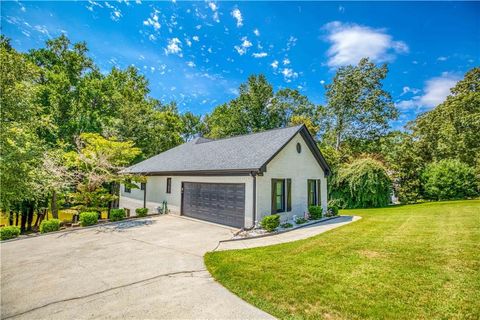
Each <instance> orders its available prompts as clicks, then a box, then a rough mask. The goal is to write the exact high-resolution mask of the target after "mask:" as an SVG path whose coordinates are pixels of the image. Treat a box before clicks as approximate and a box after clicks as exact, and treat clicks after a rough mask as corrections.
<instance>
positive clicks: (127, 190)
mask: <svg viewBox="0 0 480 320" xmlns="http://www.w3.org/2000/svg"><path fill="white" fill-rule="evenodd" d="M130 183H131V181H130V180H127V181H125V184H124V185H123V191H125V193H130V191H132V190H131V189H130V186H129V185H130Z"/></svg>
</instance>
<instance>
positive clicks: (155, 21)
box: [143, 9, 161, 30]
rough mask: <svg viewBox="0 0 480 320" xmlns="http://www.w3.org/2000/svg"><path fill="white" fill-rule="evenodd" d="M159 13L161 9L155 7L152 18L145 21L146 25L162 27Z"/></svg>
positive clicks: (154, 27) (155, 27) (156, 27)
mask: <svg viewBox="0 0 480 320" xmlns="http://www.w3.org/2000/svg"><path fill="white" fill-rule="evenodd" d="M159 13H160V11H158V10H157V9H154V10H153V12H152V13H151V14H150V18H148V19H147V20H145V21H143V24H144V25H146V26H152V27H153V29H155V30H158V29H160V27H161V25H160V23H159V22H158V14H159Z"/></svg>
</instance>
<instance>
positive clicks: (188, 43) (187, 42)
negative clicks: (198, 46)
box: [185, 38, 192, 47]
mask: <svg viewBox="0 0 480 320" xmlns="http://www.w3.org/2000/svg"><path fill="white" fill-rule="evenodd" d="M185 43H186V44H187V46H189V47H191V46H192V41H190V39H188V38H187V39H185Z"/></svg>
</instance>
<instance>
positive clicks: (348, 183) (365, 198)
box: [331, 157, 392, 208]
mask: <svg viewBox="0 0 480 320" xmlns="http://www.w3.org/2000/svg"><path fill="white" fill-rule="evenodd" d="M331 195H332V198H333V199H334V202H335V203H336V204H337V205H339V206H340V207H343V208H371V207H383V206H386V205H388V204H389V203H390V197H391V195H392V180H391V178H390V176H389V174H388V172H387V169H386V168H385V166H384V165H383V164H382V163H381V162H380V161H378V160H375V159H373V158H369V157H366V158H361V159H357V160H354V161H353V162H351V163H348V164H344V165H342V166H341V167H340V169H339V171H338V175H337V176H336V178H335V181H334V190H333V192H332V193H331Z"/></svg>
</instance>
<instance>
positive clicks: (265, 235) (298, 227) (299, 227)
mask: <svg viewBox="0 0 480 320" xmlns="http://www.w3.org/2000/svg"><path fill="white" fill-rule="evenodd" d="M340 217H342V216H334V217H329V218H325V219H322V220H317V221H314V222H312V223H308V224H307V223H304V224H301V225H298V226H295V227H293V228H290V229H286V230H282V231H276V232H270V233H266V234H261V235H258V236H253V237H248V238H238V239H227V240H220V241H219V242H218V243H219V244H220V243H222V242H232V241H244V240H250V239H258V238H264V237H270V236H275V235H277V234H282V233H287V232H290V231H294V230H298V229H301V228H305V227H309V226H312V225H315V224H318V223H322V222H325V221H329V220H333V219H337V218H340Z"/></svg>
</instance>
